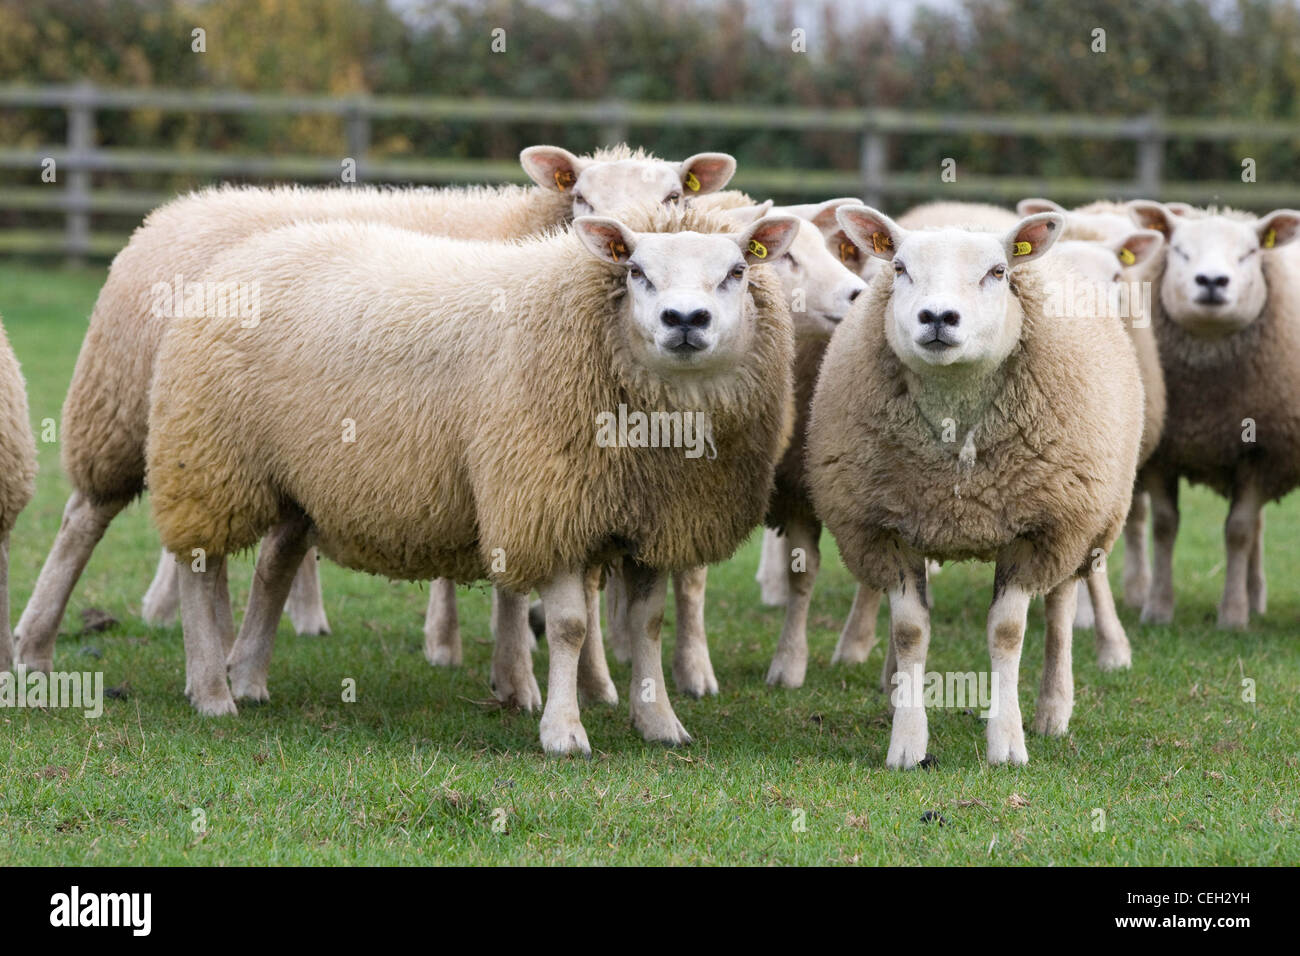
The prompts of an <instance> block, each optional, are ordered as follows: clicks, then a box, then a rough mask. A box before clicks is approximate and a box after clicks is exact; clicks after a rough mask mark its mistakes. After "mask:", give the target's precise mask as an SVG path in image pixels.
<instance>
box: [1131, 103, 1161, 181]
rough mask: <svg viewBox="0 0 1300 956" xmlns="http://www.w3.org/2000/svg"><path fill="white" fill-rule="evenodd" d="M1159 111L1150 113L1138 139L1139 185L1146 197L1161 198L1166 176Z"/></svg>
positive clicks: (1145, 118)
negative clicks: (1162, 185)
mask: <svg viewBox="0 0 1300 956" xmlns="http://www.w3.org/2000/svg"><path fill="white" fill-rule="evenodd" d="M1162 127H1163V123H1162V122H1161V116H1160V114H1159V113H1148V114H1147V115H1146V116H1145V117H1144V118H1143V122H1142V128H1143V129H1142V138H1141V139H1139V140H1138V155H1137V161H1138V168H1137V187H1138V190H1139V192H1140V193H1141V194H1142V198H1144V199H1159V198H1160V193H1161V188H1160V183H1161V180H1162V179H1163V177H1164V165H1165V137H1164V130H1163V128H1162Z"/></svg>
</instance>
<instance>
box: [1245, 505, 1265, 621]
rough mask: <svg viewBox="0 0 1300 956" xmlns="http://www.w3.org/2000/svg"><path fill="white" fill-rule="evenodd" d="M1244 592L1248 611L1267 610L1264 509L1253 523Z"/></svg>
mask: <svg viewBox="0 0 1300 956" xmlns="http://www.w3.org/2000/svg"><path fill="white" fill-rule="evenodd" d="M1246 592H1247V596H1248V597H1249V599H1250V613H1251V614H1263V613H1264V612H1265V611H1267V610H1268V582H1267V581H1265V580H1264V509H1263V508H1261V509H1260V511H1259V518H1258V520H1257V521H1256V523H1255V541H1254V543H1253V544H1252V545H1251V547H1250V563H1249V565H1248V566H1247V569H1246Z"/></svg>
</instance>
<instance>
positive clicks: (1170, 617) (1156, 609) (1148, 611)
mask: <svg viewBox="0 0 1300 956" xmlns="http://www.w3.org/2000/svg"><path fill="white" fill-rule="evenodd" d="M1173 622H1174V608H1173V605H1172V604H1163V603H1161V604H1153V603H1151V602H1150V601H1148V602H1147V604H1146V605H1145V606H1144V607H1143V608H1142V623H1143V624H1172V623H1173Z"/></svg>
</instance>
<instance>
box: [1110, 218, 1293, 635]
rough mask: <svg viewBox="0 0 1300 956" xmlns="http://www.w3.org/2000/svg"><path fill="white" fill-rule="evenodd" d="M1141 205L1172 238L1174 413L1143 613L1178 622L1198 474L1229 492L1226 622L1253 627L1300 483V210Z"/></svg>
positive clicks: (1168, 344)
mask: <svg viewBox="0 0 1300 956" xmlns="http://www.w3.org/2000/svg"><path fill="white" fill-rule="evenodd" d="M1133 213H1134V216H1135V217H1136V218H1137V219H1138V220H1139V222H1141V223H1142V224H1143V225H1146V226H1148V227H1150V228H1154V229H1156V230H1158V231H1159V232H1161V233H1163V234H1164V235H1165V237H1166V246H1167V252H1166V254H1165V255H1164V256H1162V257H1161V258H1160V260H1159V261H1158V264H1157V267H1156V268H1155V270H1154V274H1153V277H1152V281H1153V282H1154V284H1155V288H1156V292H1157V294H1156V296H1155V303H1156V308H1154V309H1153V313H1154V314H1153V317H1152V324H1153V327H1154V329H1155V334H1156V339H1157V341H1158V342H1159V350H1160V363H1161V366H1162V368H1163V370H1164V377H1165V385H1166V389H1167V392H1168V413H1167V415H1166V419H1165V428H1164V433H1163V434H1162V436H1161V439H1160V444H1159V445H1158V446H1157V448H1156V450H1155V452H1154V454H1153V455H1152V456H1151V460H1150V461H1149V462H1148V463H1147V465H1146V468H1145V469H1144V473H1143V481H1144V484H1145V486H1146V488H1147V490H1148V492H1149V494H1150V495H1151V511H1152V516H1153V519H1154V520H1153V524H1154V567H1153V569H1152V580H1151V588H1150V591H1149V593H1148V594H1147V597H1146V604H1145V606H1144V608H1143V610H1142V619H1143V620H1144V621H1150V622H1154V623H1162V624H1163V623H1169V622H1170V621H1171V620H1172V619H1173V611H1174V589H1173V546H1174V539H1175V537H1176V536H1177V533H1178V520H1179V519H1178V480H1179V478H1180V477H1184V478H1186V479H1187V480H1188V481H1190V482H1192V483H1194V484H1203V485H1206V486H1208V487H1209V488H1211V489H1212V490H1214V491H1215V492H1217V493H1218V494H1220V495H1223V496H1224V497H1225V498H1227V499H1228V500H1229V503H1230V504H1229V510H1228V518H1227V522H1226V524H1225V527H1224V541H1225V547H1226V552H1227V560H1226V564H1225V571H1224V586H1223V597H1222V600H1221V601H1220V603H1219V613H1218V624H1219V626H1220V627H1221V628H1243V627H1246V626H1247V625H1248V623H1249V620H1250V615H1251V614H1252V613H1256V614H1262V613H1263V612H1264V610H1265V608H1266V603H1267V584H1266V580H1265V575H1264V563H1263V533H1264V528H1263V510H1262V509H1263V506H1264V505H1265V504H1266V503H1268V502H1270V501H1274V500H1276V499H1278V498H1280V497H1281V496H1282V495H1284V494H1286V493H1287V492H1288V491H1290V490H1291V489H1293V488H1295V487H1296V486H1297V485H1298V484H1300V280H1298V279H1297V276H1298V275H1300V252H1298V250H1300V246H1295V245H1290V244H1291V243H1293V242H1294V240H1295V239H1296V237H1297V235H1300V212H1297V211H1295V210H1290V209H1280V210H1276V211H1274V212H1271V213H1269V214H1267V215H1265V216H1263V217H1260V218H1256V217H1255V216H1253V215H1251V214H1249V213H1241V212H1236V211H1233V210H1229V209H1210V210H1206V211H1204V212H1195V213H1192V214H1190V215H1179V214H1177V213H1175V212H1173V211H1171V210H1169V209H1168V208H1167V207H1164V206H1161V205H1160V204H1159V203H1154V202H1140V203H1136V204H1135V205H1134V210H1133ZM1289 245H1290V248H1284V247H1287V246H1289Z"/></svg>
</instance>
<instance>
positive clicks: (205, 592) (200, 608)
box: [177, 555, 237, 717]
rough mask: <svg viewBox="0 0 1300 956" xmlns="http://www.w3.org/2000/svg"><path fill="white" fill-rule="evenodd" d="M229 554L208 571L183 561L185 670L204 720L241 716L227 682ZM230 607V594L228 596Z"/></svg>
mask: <svg viewBox="0 0 1300 956" xmlns="http://www.w3.org/2000/svg"><path fill="white" fill-rule="evenodd" d="M225 562H226V558H225V555H221V556H219V557H215V558H214V557H212V556H211V555H209V557H208V567H207V570H206V571H195V570H194V569H193V567H192V566H191V565H190V564H189V562H180V563H179V567H178V569H177V570H178V571H179V577H180V588H181V627H182V629H183V630H184V633H185V671H186V674H187V681H186V684H187V686H188V693H189V698H190V702H191V703H192V704H194V709H195V710H197V711H198V712H199V713H200V714H202V715H203V716H204V717H219V716H222V715H225V714H234V713H237V711H236V709H235V699H234V697H232V696H231V694H230V685H229V684H228V683H227V682H226V653H225V648H224V647H223V643H222V642H223V640H224V634H223V623H222V618H223V614H222V612H221V611H220V610H219V608H218V605H219V604H220V603H221V600H222V598H223V587H222V585H223V583H224V581H225V575H224V574H221V573H219V572H220V571H221V569H222V568H223V566H224V565H225ZM225 601H226V604H227V605H229V603H230V599H229V595H225ZM227 613H228V612H227Z"/></svg>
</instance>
